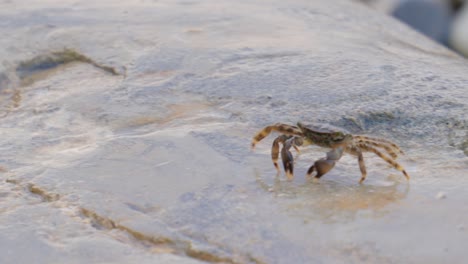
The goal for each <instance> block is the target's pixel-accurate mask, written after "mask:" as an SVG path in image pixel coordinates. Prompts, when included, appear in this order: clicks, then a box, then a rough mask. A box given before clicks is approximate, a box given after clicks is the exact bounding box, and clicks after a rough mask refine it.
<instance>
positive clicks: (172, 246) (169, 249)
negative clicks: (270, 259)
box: [80, 208, 263, 264]
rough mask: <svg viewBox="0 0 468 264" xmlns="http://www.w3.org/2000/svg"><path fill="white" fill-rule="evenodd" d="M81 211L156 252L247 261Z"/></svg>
mask: <svg viewBox="0 0 468 264" xmlns="http://www.w3.org/2000/svg"><path fill="white" fill-rule="evenodd" d="M80 211H81V213H82V214H83V215H84V216H85V217H87V218H89V219H91V221H92V224H93V226H95V227H98V228H103V229H107V230H111V229H118V230H120V231H123V232H125V233H127V234H129V235H130V236H131V237H132V238H133V239H135V240H136V241H138V242H140V243H142V244H143V245H145V246H147V247H148V246H150V247H156V248H152V249H151V251H152V252H156V253H158V252H163V253H173V254H179V255H186V256H189V257H191V258H194V259H197V260H202V261H206V262H210V263H232V264H234V263H244V262H245V261H235V260H234V259H232V258H229V257H221V256H217V255H215V254H212V253H210V252H207V251H202V250H195V249H193V247H192V245H191V243H190V242H187V241H181V240H179V241H177V240H173V239H170V238H167V237H154V236H150V235H146V234H143V233H141V232H138V231H136V230H133V229H131V228H129V227H126V226H124V225H120V224H118V223H116V222H115V221H113V220H111V219H109V218H106V217H104V216H101V215H99V214H97V213H96V212H93V211H91V210H89V209H86V208H80ZM246 261H247V262H250V263H263V262H262V261H259V260H257V259H255V258H253V257H251V256H247V257H246Z"/></svg>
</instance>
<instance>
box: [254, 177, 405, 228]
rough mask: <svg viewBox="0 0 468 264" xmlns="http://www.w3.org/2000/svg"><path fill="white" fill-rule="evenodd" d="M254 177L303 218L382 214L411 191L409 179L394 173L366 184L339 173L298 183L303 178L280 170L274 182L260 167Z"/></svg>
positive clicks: (284, 206) (328, 220) (348, 218)
mask: <svg viewBox="0 0 468 264" xmlns="http://www.w3.org/2000/svg"><path fill="white" fill-rule="evenodd" d="M255 177H256V179H255V181H256V183H257V186H258V187H259V189H260V190H261V191H264V192H266V193H268V194H270V195H272V196H273V197H274V199H275V200H277V201H278V204H279V206H280V207H281V208H282V209H284V210H285V211H286V212H287V213H288V214H290V215H293V216H296V217H300V218H302V220H304V222H308V221H314V220H318V221H323V222H325V223H336V222H350V221H354V220H355V219H356V218H357V217H358V215H362V214H365V215H366V217H374V218H380V217H383V216H385V215H386V214H388V213H389V212H391V209H392V208H394V206H395V207H397V206H398V205H399V204H400V202H401V201H402V200H404V199H405V198H406V197H407V195H408V193H409V191H410V185H409V183H407V182H404V181H401V180H400V179H399V178H398V177H397V175H392V174H391V175H389V176H388V177H387V180H386V181H377V182H375V181H369V180H367V181H366V182H364V184H358V183H357V181H352V180H350V179H349V178H344V179H343V178H339V179H336V177H333V178H332V179H329V178H324V179H321V180H320V181H314V180H312V179H309V178H306V179H305V180H304V179H303V182H302V183H298V182H299V181H300V179H294V180H292V181H291V180H287V179H286V177H285V176H283V175H281V174H279V173H278V174H276V176H275V177H274V180H273V182H271V178H270V179H269V180H268V179H264V178H263V177H262V175H261V173H260V172H258V171H255ZM268 181H270V183H268Z"/></svg>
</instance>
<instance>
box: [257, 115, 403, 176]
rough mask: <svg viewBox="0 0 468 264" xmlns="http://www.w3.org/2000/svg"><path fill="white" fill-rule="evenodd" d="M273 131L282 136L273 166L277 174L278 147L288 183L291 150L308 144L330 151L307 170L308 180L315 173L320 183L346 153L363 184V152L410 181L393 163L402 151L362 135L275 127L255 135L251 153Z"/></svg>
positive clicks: (273, 153)
mask: <svg viewBox="0 0 468 264" xmlns="http://www.w3.org/2000/svg"><path fill="white" fill-rule="evenodd" d="M272 131H276V132H279V133H280V134H281V135H280V136H278V137H277V138H276V139H275V140H274V141H273V146H272V148H271V159H272V161H273V165H274V166H275V168H276V169H277V170H278V172H279V171H280V168H279V166H278V158H279V154H280V144H281V145H282V146H283V148H282V149H281V159H282V161H283V166H284V170H285V173H286V176H287V177H288V178H289V179H292V178H293V176H294V159H293V156H292V154H291V152H290V149H291V147H294V148H295V149H296V151H298V152H299V148H298V147H300V146H303V145H304V146H305V145H310V144H314V145H317V146H319V147H324V148H331V150H330V151H329V152H327V154H326V157H325V158H322V159H319V160H317V161H315V162H314V164H313V165H312V166H311V167H310V168H309V169H308V171H307V176H309V177H311V176H312V174H313V173H314V172H316V174H315V176H314V177H315V178H316V179H320V177H322V176H323V175H324V174H326V173H327V172H329V171H330V170H331V169H333V167H334V166H335V164H336V162H338V160H339V159H340V158H341V157H342V156H343V154H344V153H349V154H351V155H353V156H357V158H358V163H359V168H360V170H361V179H360V180H359V183H362V182H363V181H364V180H365V179H366V177H367V172H366V165H365V164H364V156H363V152H373V153H374V154H376V155H377V156H379V157H380V158H382V159H383V160H384V161H386V162H387V163H388V164H390V165H391V166H392V167H393V168H395V169H397V170H399V171H401V172H402V173H403V175H404V176H405V177H406V179H407V180H409V179H410V176H409V175H408V173H407V172H406V171H405V169H404V168H403V166H401V165H400V164H399V163H398V162H396V161H395V159H396V158H397V157H398V155H399V154H404V153H403V151H402V150H401V149H400V147H398V146H397V145H396V144H395V143H393V142H391V141H389V140H386V139H382V138H375V137H368V136H362V135H351V134H347V133H344V132H340V131H333V130H330V129H313V128H311V127H310V126H306V125H304V124H302V123H300V122H298V123H297V126H292V125H287V124H281V123H277V124H274V125H271V126H266V127H265V128H263V129H262V130H260V131H259V132H258V133H257V134H255V136H254V137H253V139H252V150H253V149H255V145H256V144H257V143H258V142H260V141H261V140H262V139H264V138H265V137H267V136H268V135H269V134H270V133H271V132H272Z"/></svg>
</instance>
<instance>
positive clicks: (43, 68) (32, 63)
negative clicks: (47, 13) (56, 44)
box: [16, 49, 119, 85]
mask: <svg viewBox="0 0 468 264" xmlns="http://www.w3.org/2000/svg"><path fill="white" fill-rule="evenodd" d="M73 62H82V63H87V64H90V65H93V66H94V67H96V68H99V69H102V70H104V71H105V72H107V73H110V74H112V75H119V72H118V71H117V70H116V69H115V68H113V67H110V66H106V65H103V64H100V63H97V62H95V61H94V60H92V59H91V58H89V57H87V56H85V55H83V54H81V53H79V52H77V51H75V50H73V49H64V50H61V51H54V52H52V53H50V54H45V55H39V56H36V57H34V58H32V59H30V60H27V61H23V62H21V63H20V64H19V65H18V66H17V67H16V74H17V75H18V77H19V78H20V80H21V83H22V85H30V84H32V83H33V82H35V81H37V80H40V79H42V78H44V77H45V76H46V75H44V74H43V73H44V72H49V71H51V70H53V69H55V68H57V67H58V66H61V65H65V64H69V63H73ZM41 73H42V74H41Z"/></svg>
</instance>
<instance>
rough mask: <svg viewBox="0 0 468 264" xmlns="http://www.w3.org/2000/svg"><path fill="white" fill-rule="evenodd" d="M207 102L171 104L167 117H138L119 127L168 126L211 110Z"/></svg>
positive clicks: (168, 107)
mask: <svg viewBox="0 0 468 264" xmlns="http://www.w3.org/2000/svg"><path fill="white" fill-rule="evenodd" d="M210 106H211V105H210V104H209V103H206V102H187V103H181V104H171V105H169V106H167V109H168V110H169V114H168V115H167V116H165V117H152V116H138V117H135V118H133V119H130V120H127V121H126V123H124V124H121V125H119V126H118V127H119V128H131V127H141V126H146V125H150V124H157V125H167V124H169V123H171V122H173V121H176V120H180V119H183V118H190V117H195V116H196V115H197V114H199V113H200V112H204V111H206V110H208V109H209V108H210Z"/></svg>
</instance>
